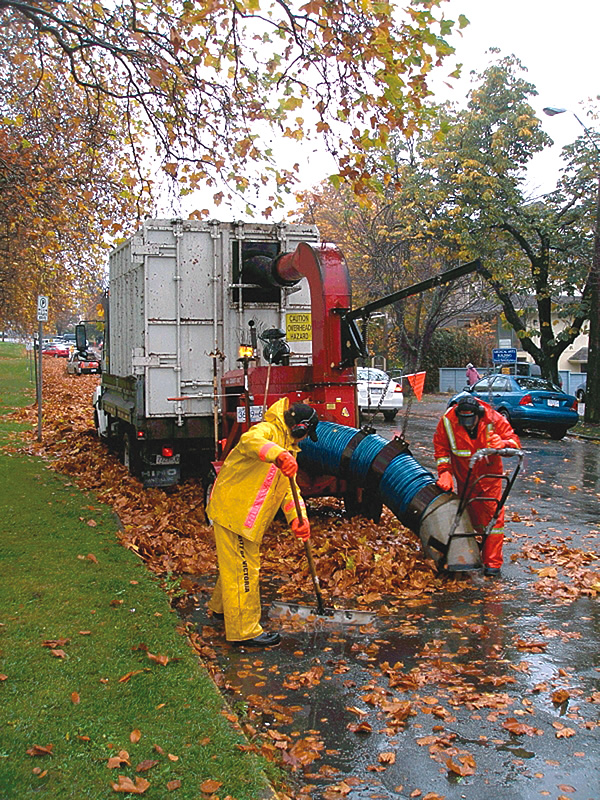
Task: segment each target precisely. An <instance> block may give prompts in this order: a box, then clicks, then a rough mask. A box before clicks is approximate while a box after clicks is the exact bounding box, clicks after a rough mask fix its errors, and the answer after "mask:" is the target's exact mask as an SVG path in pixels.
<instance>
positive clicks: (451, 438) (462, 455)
mask: <svg viewBox="0 0 600 800" xmlns="http://www.w3.org/2000/svg"><path fill="white" fill-rule="evenodd" d="M450 410H452V409H450ZM447 413H448V412H446V414H447ZM446 414H444V416H443V417H442V419H443V420H444V428H445V429H446V436H447V437H448V441H449V442H450V449H451V450H452V453H453V454H454V455H455V456H458V457H459V458H470V456H471V455H472V453H471V451H470V450H459V449H458V447H457V445H456V439H455V438H454V430H453V428H452V423H451V422H450V420H449V419H448V417H447V416H446Z"/></svg>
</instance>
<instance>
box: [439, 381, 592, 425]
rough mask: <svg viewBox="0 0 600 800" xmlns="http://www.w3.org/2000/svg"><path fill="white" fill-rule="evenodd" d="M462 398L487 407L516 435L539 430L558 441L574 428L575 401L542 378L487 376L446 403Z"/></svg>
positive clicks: (575, 416) (576, 418)
mask: <svg viewBox="0 0 600 800" xmlns="http://www.w3.org/2000/svg"><path fill="white" fill-rule="evenodd" d="M465 394H472V395H474V396H475V397H477V398H479V399H480V400H484V401H485V402H486V403H489V404H490V405H491V406H493V408H495V409H496V411H498V412H499V413H500V414H502V415H503V416H504V417H506V419H507V420H508V421H509V422H510V424H511V425H512V426H513V428H514V430H515V432H516V433H520V432H521V431H523V430H541V431H546V432H548V433H549V434H550V436H551V437H552V438H553V439H562V438H563V436H564V435H565V434H566V432H567V431H568V430H569V428H572V427H573V426H574V425H576V424H577V421H578V420H579V414H578V413H577V400H576V398H575V397H574V396H573V395H570V394H566V392H563V391H562V389H560V388H559V387H558V386H555V385H554V384H553V383H551V382H550V381H547V380H546V379H545V378H537V377H533V376H528V375H500V374H492V375H487V376H486V377H485V378H482V379H481V380H479V381H477V383H474V384H473V386H471V387H470V388H468V389H465V390H463V391H462V392H460V393H459V394H457V395H455V396H454V397H452V398H451V399H450V402H449V403H448V405H451V404H452V403H454V402H456V401H457V400H458V399H459V398H460V397H462V396H464V395H465Z"/></svg>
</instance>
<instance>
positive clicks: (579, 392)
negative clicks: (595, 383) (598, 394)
mask: <svg viewBox="0 0 600 800" xmlns="http://www.w3.org/2000/svg"><path fill="white" fill-rule="evenodd" d="M586 391H587V378H585V380H584V381H583V383H582V384H581V386H578V387H577V389H575V397H576V398H577V399H578V400H579V402H580V403H585V393H586Z"/></svg>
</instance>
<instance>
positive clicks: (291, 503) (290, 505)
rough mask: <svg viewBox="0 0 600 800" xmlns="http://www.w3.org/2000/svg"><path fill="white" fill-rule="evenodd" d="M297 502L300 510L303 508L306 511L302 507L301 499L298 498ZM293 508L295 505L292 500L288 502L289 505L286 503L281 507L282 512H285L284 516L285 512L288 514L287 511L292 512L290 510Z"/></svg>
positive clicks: (303, 506) (304, 507)
mask: <svg viewBox="0 0 600 800" xmlns="http://www.w3.org/2000/svg"><path fill="white" fill-rule="evenodd" d="M298 500H299V501H300V508H303V509H304V510H306V506H305V505H304V500H303V499H302V498H301V497H299V498H298ZM295 507H296V504H295V503H294V501H293V500H290V502H289V503H286V504H285V505H284V507H283V510H284V511H285V512H286V514H287V512H288V511H291V510H292V509H294V508H295Z"/></svg>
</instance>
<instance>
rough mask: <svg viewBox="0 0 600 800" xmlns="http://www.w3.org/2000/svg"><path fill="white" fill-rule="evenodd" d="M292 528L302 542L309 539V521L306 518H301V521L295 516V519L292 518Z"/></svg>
mask: <svg viewBox="0 0 600 800" xmlns="http://www.w3.org/2000/svg"><path fill="white" fill-rule="evenodd" d="M292 530H293V531H294V533H295V534H296V536H297V537H298V539H301V540H302V541H303V542H308V540H309V539H310V522H309V521H308V520H307V519H303V520H302V522H300V520H299V519H298V517H296V519H293V520H292Z"/></svg>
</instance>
